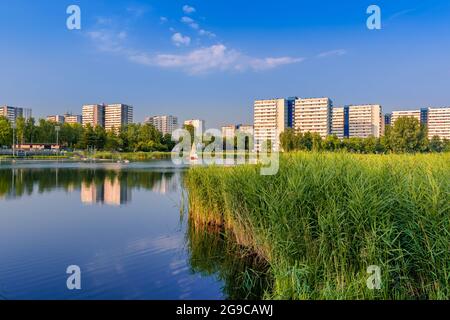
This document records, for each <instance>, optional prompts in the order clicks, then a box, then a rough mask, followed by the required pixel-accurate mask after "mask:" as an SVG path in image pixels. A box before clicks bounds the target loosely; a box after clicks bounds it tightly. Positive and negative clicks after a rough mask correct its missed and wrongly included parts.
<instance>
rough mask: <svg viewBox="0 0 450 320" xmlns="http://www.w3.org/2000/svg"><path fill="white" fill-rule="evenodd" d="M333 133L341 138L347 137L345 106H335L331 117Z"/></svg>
mask: <svg viewBox="0 0 450 320" xmlns="http://www.w3.org/2000/svg"><path fill="white" fill-rule="evenodd" d="M331 134H332V135H336V136H337V137H338V138H339V139H344V137H345V116H344V107H337V108H333V111H332V119H331Z"/></svg>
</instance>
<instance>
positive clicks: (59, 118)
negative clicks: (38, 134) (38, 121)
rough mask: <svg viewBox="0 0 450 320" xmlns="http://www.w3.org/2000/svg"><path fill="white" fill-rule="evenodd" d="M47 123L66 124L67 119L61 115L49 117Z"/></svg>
mask: <svg viewBox="0 0 450 320" xmlns="http://www.w3.org/2000/svg"><path fill="white" fill-rule="evenodd" d="M47 121H50V122H55V123H64V122H65V117H64V116H61V115H53V116H47Z"/></svg>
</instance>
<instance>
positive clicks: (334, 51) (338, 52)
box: [317, 49, 347, 58]
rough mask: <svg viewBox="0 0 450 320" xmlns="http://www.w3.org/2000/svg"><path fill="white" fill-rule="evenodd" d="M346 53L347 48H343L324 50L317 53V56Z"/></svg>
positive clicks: (324, 56) (323, 56)
mask: <svg viewBox="0 0 450 320" xmlns="http://www.w3.org/2000/svg"><path fill="white" fill-rule="evenodd" d="M346 54H347V50H345V49H336V50H330V51H325V52H322V53H319V54H318V55H317V57H318V58H326V57H332V56H343V55H346Z"/></svg>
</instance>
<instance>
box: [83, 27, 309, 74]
mask: <svg viewBox="0 0 450 320" xmlns="http://www.w3.org/2000/svg"><path fill="white" fill-rule="evenodd" d="M88 36H89V37H90V38H91V40H92V41H94V43H95V45H96V47H97V49H98V50H101V51H103V52H110V53H114V54H118V55H121V56H124V57H125V58H126V59H128V60H129V61H131V62H133V63H137V64H141V65H145V66H149V67H159V68H165V69H174V70H176V69H178V70H181V71H184V72H186V73H188V74H190V75H199V74H206V73H211V72H218V71H234V72H244V71H266V70H270V69H274V68H277V67H281V66H283V65H289V64H294V63H299V62H302V61H303V60H304V59H303V58H298V57H297V58H295V57H266V58H257V57H251V56H248V55H245V54H243V53H241V52H240V51H238V50H235V49H229V48H227V47H226V46H225V45H223V44H215V45H212V46H209V47H203V48H197V49H193V50H191V51H189V52H186V53H183V54H174V53H159V54H151V53H148V52H145V51H141V50H136V49H133V48H129V47H128V46H126V45H125V43H124V42H125V40H126V37H124V34H122V33H121V32H110V31H107V30H97V31H92V32H89V33H88ZM172 40H173V41H174V43H175V42H176V43H178V45H179V46H181V45H188V44H189V43H190V41H191V40H190V38H189V37H186V36H183V35H182V34H175V35H174V37H173V39H172Z"/></svg>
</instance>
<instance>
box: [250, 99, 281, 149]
mask: <svg viewBox="0 0 450 320" xmlns="http://www.w3.org/2000/svg"><path fill="white" fill-rule="evenodd" d="M253 117H254V143H255V150H256V151H257V152H260V151H263V150H264V148H265V147H268V143H269V144H270V146H271V149H272V150H273V151H280V149H281V146H280V134H281V133H283V132H284V130H286V128H288V102H287V99H269V100H256V101H255V103H254V106H253Z"/></svg>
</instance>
